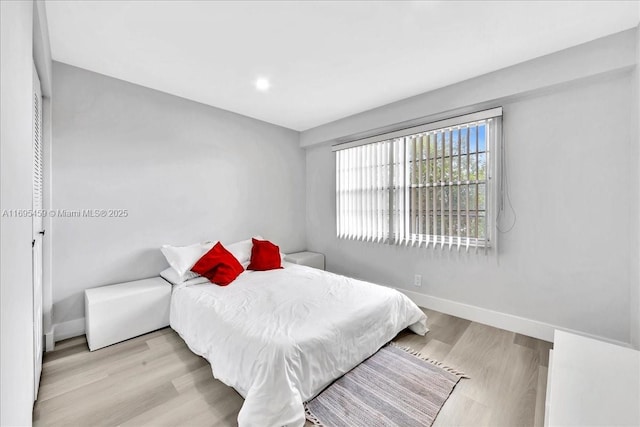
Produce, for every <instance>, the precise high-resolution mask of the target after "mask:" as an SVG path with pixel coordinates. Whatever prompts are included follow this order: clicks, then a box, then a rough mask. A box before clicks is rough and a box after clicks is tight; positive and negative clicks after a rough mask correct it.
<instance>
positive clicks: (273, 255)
mask: <svg viewBox="0 0 640 427" xmlns="http://www.w3.org/2000/svg"><path fill="white" fill-rule="evenodd" d="M251 241H252V242H253V247H252V248H251V262H250V263H249V266H248V267H247V270H258V271H265V270H275V269H276V268H282V259H281V258H280V248H279V247H278V246H276V245H274V244H273V243H271V242H270V241H268V240H256V239H251Z"/></svg>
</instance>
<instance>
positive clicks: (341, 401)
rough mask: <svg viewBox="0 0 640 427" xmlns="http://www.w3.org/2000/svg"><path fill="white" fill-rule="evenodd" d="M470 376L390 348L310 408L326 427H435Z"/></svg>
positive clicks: (317, 422)
mask: <svg viewBox="0 0 640 427" xmlns="http://www.w3.org/2000/svg"><path fill="white" fill-rule="evenodd" d="M460 378H468V377H466V375H464V374H462V373H460V372H457V371H455V370H453V369H450V368H447V367H445V366H442V364H440V363H438V362H434V361H432V360H429V359H425V358H423V357H421V356H420V355H418V354H415V353H413V352H411V351H410V350H407V349H404V348H401V347H398V346H396V345H395V344H389V345H387V346H385V347H382V348H381V349H380V350H378V352H377V353H376V354H374V355H373V356H371V357H370V358H368V359H367V360H365V361H364V362H362V363H361V364H360V365H358V366H356V367H355V368H354V369H352V370H351V371H349V372H347V373H346V374H345V375H344V376H342V377H341V378H339V379H338V380H336V381H335V382H334V383H333V384H331V385H330V386H329V387H327V388H326V389H325V390H324V391H322V392H321V393H320V394H319V395H318V396H316V397H315V398H313V399H312V400H311V401H309V402H308V403H307V404H306V407H305V409H306V413H307V419H308V420H309V421H310V422H312V423H313V424H314V425H316V426H325V427H347V426H348V427H383V426H384V427H393V426H397V427H423V426H431V424H433V421H434V420H435V418H436V415H438V412H439V411H440V408H442V405H444V402H446V400H447V399H448V398H449V395H450V394H451V392H452V391H453V388H454V387H455V386H456V384H457V383H458V381H460Z"/></svg>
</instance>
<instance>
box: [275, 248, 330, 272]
mask: <svg viewBox="0 0 640 427" xmlns="http://www.w3.org/2000/svg"><path fill="white" fill-rule="evenodd" d="M284 260H285V261H287V262H291V263H294V264H300V265H306V266H307V267H313V268H317V269H319V270H324V255H323V254H319V253H317V252H307V251H305V252H295V253H292V254H288V255H286V256H285V257H284Z"/></svg>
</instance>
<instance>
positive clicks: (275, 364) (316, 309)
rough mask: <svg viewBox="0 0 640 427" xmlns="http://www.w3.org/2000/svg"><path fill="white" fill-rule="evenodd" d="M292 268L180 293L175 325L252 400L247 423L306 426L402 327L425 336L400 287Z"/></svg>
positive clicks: (243, 424) (245, 412)
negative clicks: (317, 404) (315, 406)
mask: <svg viewBox="0 0 640 427" xmlns="http://www.w3.org/2000/svg"><path fill="white" fill-rule="evenodd" d="M284 266H285V268H284V269H280V270H271V271H245V272H243V273H242V274H241V275H240V276H239V277H238V278H237V279H236V280H235V281H234V282H233V283H231V284H230V285H229V286H226V287H221V286H216V285H212V284H200V285H195V286H176V287H174V290H173V295H172V298H171V320H170V321H171V327H172V328H173V329H174V330H176V331H177V332H178V333H179V334H180V336H181V337H182V338H183V339H184V340H185V342H186V343H187V345H188V346H189V348H191V350H192V351H193V352H194V353H196V354H198V355H201V356H203V357H205V358H206V359H207V360H208V361H209V362H210V363H211V369H212V371H213V375H214V376H215V378H218V379H219V380H220V381H222V382H224V383H225V384H227V385H229V386H231V387H233V388H235V389H236V390H237V391H238V392H239V393H240V394H241V395H242V396H243V397H244V398H245V402H244V405H243V406H242V409H241V410H240V414H239V415H238V424H239V426H240V427H249V426H260V427H266V426H274V427H275V426H283V425H286V426H302V425H303V424H304V420H305V414H304V407H303V402H305V401H307V400H309V399H311V398H312V397H314V396H315V395H316V394H317V393H319V392H320V391H322V389H324V388H325V387H326V386H327V385H329V384H330V383H331V382H332V381H333V380H335V379H336V378H338V377H340V376H341V375H343V374H344V373H345V372H347V371H349V370H351V369H352V368H354V367H355V366H356V365H358V364H359V363H360V362H362V361H363V360H364V359H366V358H367V357H369V356H371V355H372V354H373V353H375V352H376V351H377V350H378V349H379V348H380V347H381V346H383V345H384V344H385V343H387V342H388V341H390V340H391V339H392V338H393V337H394V336H395V335H396V334H397V333H398V332H399V331H401V330H402V329H404V328H406V327H410V328H411V330H412V331H414V332H415V333H417V334H420V335H424V334H425V333H426V332H427V328H426V319H427V318H426V316H425V314H424V313H423V312H422V311H421V310H420V309H419V308H418V307H417V306H416V305H415V304H414V303H413V302H412V301H411V300H410V299H409V298H408V297H406V296H405V295H403V294H401V293H400V292H398V291H396V290H394V289H391V288H387V287H383V286H378V285H374V284H371V283H368V282H363V281H360V280H355V279H351V278H347V277H344V276H340V275H336V274H332V273H328V272H325V271H322V270H316V269H313V268H309V267H305V266H301V265H294V264H289V263H284Z"/></svg>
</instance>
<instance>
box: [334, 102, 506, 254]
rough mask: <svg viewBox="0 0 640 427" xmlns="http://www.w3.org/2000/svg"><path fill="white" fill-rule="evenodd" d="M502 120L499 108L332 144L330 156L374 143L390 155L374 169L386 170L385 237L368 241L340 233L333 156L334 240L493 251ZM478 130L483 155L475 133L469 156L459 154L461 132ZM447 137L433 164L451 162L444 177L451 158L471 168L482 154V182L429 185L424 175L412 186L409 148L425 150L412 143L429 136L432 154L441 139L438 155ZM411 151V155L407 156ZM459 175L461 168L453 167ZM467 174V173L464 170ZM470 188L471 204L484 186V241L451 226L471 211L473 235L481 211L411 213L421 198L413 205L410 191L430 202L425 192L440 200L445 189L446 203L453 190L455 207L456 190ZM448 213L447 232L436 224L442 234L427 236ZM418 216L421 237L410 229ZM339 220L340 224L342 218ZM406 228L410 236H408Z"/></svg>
mask: <svg viewBox="0 0 640 427" xmlns="http://www.w3.org/2000/svg"><path fill="white" fill-rule="evenodd" d="M502 116H503V114H502V107H497V108H492V109H489V110H482V111H477V112H474V113H471V114H464V115H460V116H455V117H451V118H447V119H444V120H438V121H434V122H428V123H424V124H420V125H417V126H412V127H408V128H404V129H399V130H394V131H391V132H386V133H380V134H378V135H375V136H371V137H367V138H363V139H358V140H352V141H346V142H342V143H340V144H336V145H334V146H333V147H332V151H334V152H338V151H342V150H347V149H350V148H355V147H359V146H364V145H370V146H372V147H375V146H374V145H373V144H380V143H382V144H385V143H387V145H388V150H389V152H388V163H387V164H384V163H383V164H381V165H379V167H380V168H382V169H384V168H385V167H388V168H389V181H388V182H387V183H386V184H387V185H386V187H384V188H383V189H382V190H383V191H386V192H387V193H388V197H387V200H388V202H389V206H388V210H386V211H385V210H384V209H383V213H382V216H383V217H384V216H385V215H386V216H387V217H388V218H387V219H388V225H387V227H384V228H385V230H384V231H385V232H386V233H387V234H386V235H385V234H383V235H382V236H380V232H379V231H378V232H377V236H373V237H372V236H371V235H368V236H364V237H363V236H361V235H358V234H362V233H360V232H359V231H356V232H355V234H354V232H351V233H347V234H345V233H343V232H341V231H343V230H341V225H340V220H341V218H342V217H341V210H340V209H341V206H340V204H341V200H342V199H343V197H342V195H341V193H340V191H341V186H340V184H341V182H340V181H339V180H340V179H341V177H340V175H339V173H340V171H341V169H340V165H339V163H340V160H339V156H338V155H336V157H335V162H334V165H335V167H336V171H335V172H336V173H335V177H336V232H337V235H338V237H339V238H346V239H351V240H366V241H376V242H384V243H387V244H398V245H399V244H404V245H408V246H425V247H429V246H430V245H431V246H433V247H434V248H435V247H438V246H440V247H441V248H442V249H444V248H449V249H450V250H451V249H453V248H457V250H460V249H461V248H464V249H465V250H466V251H469V249H471V248H473V249H475V250H476V251H477V250H478V249H482V248H484V249H485V250H487V249H489V248H491V247H496V246H497V226H496V225H497V224H496V216H497V213H498V208H499V206H500V205H501V204H502V188H501V187H502V182H501V179H500V176H501V170H502V161H503V156H502V150H503V144H502ZM479 125H485V132H486V133H485V151H483V152H480V151H479V150H478V148H479V147H478V145H477V144H478V143H479V140H478V139H477V138H478V136H477V135H478V134H476V142H475V144H476V149H475V151H474V152H471V151H469V150H468V149H467V151H466V153H465V154H464V155H463V154H462V152H461V145H460V144H461V141H462V133H461V130H460V129H470V128H472V127H475V129H476V132H478V128H479ZM455 132H457V138H458V147H457V148H458V154H453V153H454V144H453V138H454V133H455ZM447 133H448V138H449V139H450V141H449V148H448V150H449V152H448V153H447V152H444V151H443V152H442V155H441V156H437V157H436V161H437V159H442V161H443V162H445V161H446V159H449V162H450V167H449V173H450V174H451V173H452V172H451V167H453V160H454V157H458V162H460V161H461V160H462V158H465V159H466V161H468V160H469V159H470V157H471V156H472V155H475V158H476V164H477V162H478V161H479V160H478V159H479V155H480V154H482V153H484V154H485V157H486V169H485V179H484V180H478V179H477V178H478V176H477V175H476V179H475V180H469V179H468V178H469V175H468V174H467V175H466V178H467V180H461V179H460V178H461V176H460V175H458V176H457V177H458V179H457V180H453V177H452V175H449V176H448V178H449V179H451V181H437V182H429V181H430V179H429V178H427V177H426V175H425V181H424V182H419V183H418V184H414V182H413V177H414V175H413V174H414V173H415V172H407V171H408V169H410V168H411V167H412V165H413V164H415V162H416V161H418V155H417V152H414V151H413V149H417V148H418V146H419V144H423V145H422V146H421V147H420V150H423V149H424V147H425V146H424V143H425V140H424V139H423V140H422V142H416V140H415V138H425V139H426V140H427V141H431V139H430V138H432V136H433V135H435V140H436V143H435V144H436V150H438V147H439V145H438V144H437V141H438V135H442V144H441V148H442V150H444V149H445V142H444V141H445V137H446V135H447ZM468 138H470V137H469V133H467V146H468V145H469V139H468ZM407 141H410V143H409V144H407ZM411 145H413V148H410V147H408V146H411ZM383 146H384V145H383ZM398 147H399V148H398ZM427 147H428V148H427V150H429V151H430V150H431V148H432V146H431V142H429V143H428V145H427ZM410 152H411V154H409V153H410ZM420 155H421V156H422V155H423V153H422V151H421V153H420ZM396 157H397V158H396ZM428 158H429V156H428V155H427V156H426V158H425V157H424V156H423V157H422V159H423V160H422V161H426V159H428ZM432 160H433V158H432ZM420 163H422V162H420ZM434 164H435V162H434ZM425 165H426V163H425ZM395 168H398V169H401V171H400V173H409V174H411V178H410V179H408V177H409V175H406V176H404V177H403V178H402V177H401V176H400V175H399V174H398V173H397V172H396V171H394V169H395ZM414 171H415V170H414ZM458 171H460V167H459V168H458ZM467 171H469V169H468V170H467ZM477 171H478V169H476V173H477ZM419 173H420V174H421V173H422V170H421V169H420V172H419ZM444 177H445V173H444V167H443V178H444ZM407 179H408V181H407ZM419 179H420V178H419ZM474 185H475V201H476V205H477V202H478V197H479V188H480V186H481V185H485V191H484V197H485V203H484V208H485V209H484V223H485V227H484V238H481V237H479V234H478V232H477V231H476V233H475V234H476V236H475V237H473V236H469V237H467V236H461V235H460V225H459V224H460V222H458V221H456V222H454V221H453V217H457V218H458V220H459V219H460V213H461V212H464V211H465V210H466V211H467V219H469V218H471V217H470V216H469V213H471V212H472V215H473V217H475V218H476V220H475V224H476V225H475V226H476V230H478V228H477V227H478V223H479V221H478V219H479V218H481V215H479V212H480V211H481V209H473V210H469V209H468V208H467V209H458V208H456V209H453V208H452V207H451V205H448V204H447V208H446V210H444V209H443V210H438V209H437V207H435V204H434V206H429V205H428V204H426V205H425V206H426V207H428V208H429V209H428V210H427V209H426V208H425V211H421V210H420V209H421V208H418V210H417V212H416V208H414V205H415V204H416V203H421V200H423V199H420V196H418V201H416V199H415V195H414V194H417V192H416V191H414V189H418V188H426V189H427V191H426V196H427V197H431V196H430V195H431V194H432V192H431V191H429V189H431V188H433V189H434V190H435V191H436V192H437V190H438V189H443V190H442V191H443V193H441V195H442V197H444V194H445V193H444V191H445V190H444V189H445V188H446V189H448V190H447V191H446V194H447V195H448V197H450V198H451V200H453V199H454V194H453V190H452V189H454V188H457V200H458V202H459V201H460V195H461V191H460V189H461V188H463V186H466V191H467V192H468V191H469V189H470V186H474ZM343 190H344V189H343ZM398 190H400V192H402V191H403V190H404V192H405V194H404V196H400V197H399V198H398V196H396V193H398ZM436 197H437V193H436ZM355 199H357V198H355ZM400 199H402V203H403V204H404V207H396V206H394V203H399V202H398V201H399V200H400ZM434 200H436V199H434ZM437 200H440V202H441V203H442V206H444V201H442V200H441V199H437ZM351 202H352V201H349V203H351ZM356 202H360V201H359V200H356ZM458 205H460V204H458ZM438 211H440V212H443V213H442V214H438V213H437V212H438ZM447 211H448V217H449V222H448V227H446V226H444V225H441V230H440V231H438V232H437V233H433V232H429V231H430V230H431V228H430V226H431V225H432V224H439V223H438V220H437V217H438V216H440V217H444V218H446V216H447ZM432 212H433V213H434V215H433V216H431V213H432ZM342 214H343V215H344V212H342ZM358 214H359V215H362V212H359V213H358ZM379 214H380V213H379V212H376V213H374V215H379ZM351 215H353V214H351ZM402 217H404V218H402ZM421 217H426V219H427V220H426V221H425V222H423V223H422V224H426V223H427V222H428V223H429V226H428V227H425V228H424V229H423V231H424V233H415V224H413V225H411V222H415V220H416V218H421ZM434 218H435V219H436V220H435V221H433V223H432V220H433V219H434ZM342 219H343V220H344V218H342ZM418 220H419V219H418ZM357 221H358V223H360V222H361V221H363V220H362V219H358V220H357ZM404 221H407V222H406V223H405V222H404ZM440 224H441V223H440ZM453 224H457V225H456V227H455V229H457V230H458V233H457V235H452V233H451V230H452V229H453ZM465 224H469V221H468V220H467V222H465ZM349 226H351V225H349ZM349 226H348V227H349ZM358 227H360V225H358ZM407 229H409V230H411V231H410V232H407ZM418 229H420V227H419V226H418ZM443 230H444V231H446V232H447V233H448V234H442V231H443Z"/></svg>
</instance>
